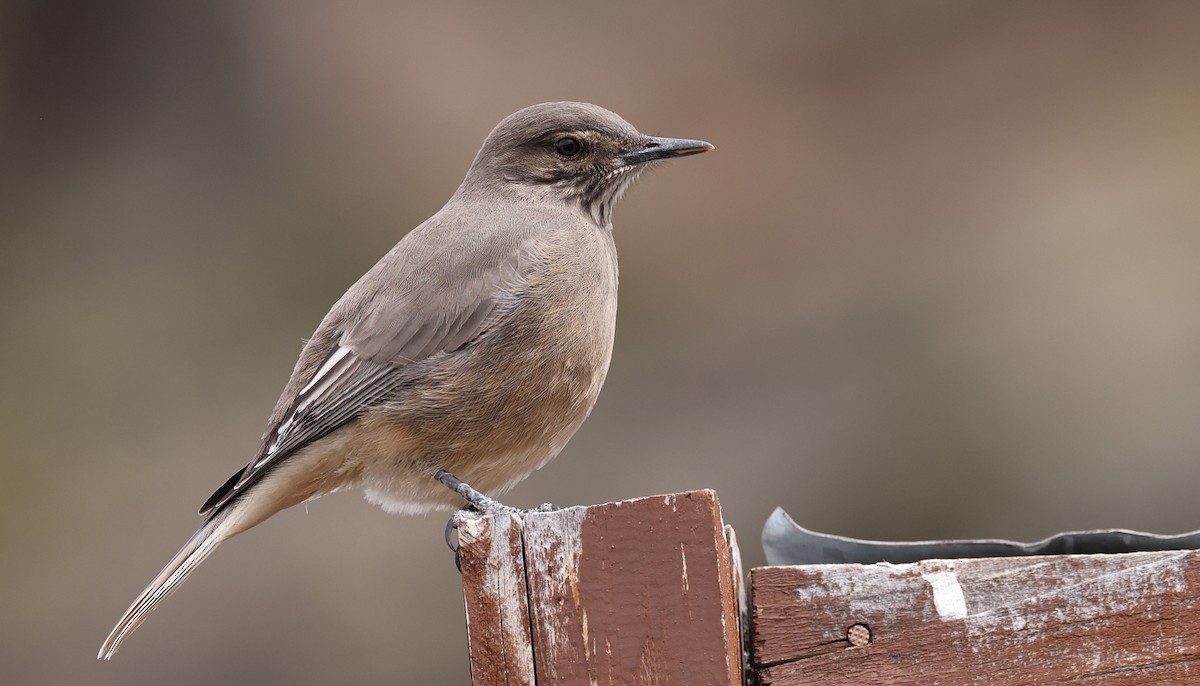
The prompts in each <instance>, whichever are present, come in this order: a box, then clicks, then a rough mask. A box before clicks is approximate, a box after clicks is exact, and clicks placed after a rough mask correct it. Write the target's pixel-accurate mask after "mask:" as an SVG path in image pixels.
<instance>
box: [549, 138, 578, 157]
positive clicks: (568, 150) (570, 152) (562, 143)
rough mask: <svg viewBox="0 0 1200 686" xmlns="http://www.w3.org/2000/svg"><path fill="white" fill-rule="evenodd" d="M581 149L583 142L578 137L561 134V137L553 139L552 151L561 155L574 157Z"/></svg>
mask: <svg viewBox="0 0 1200 686" xmlns="http://www.w3.org/2000/svg"><path fill="white" fill-rule="evenodd" d="M582 150H583V144H582V143H580V142H579V139H578V138H573V137H571V136H563V137H562V138H559V139H558V140H556V141H554V152H557V153H558V154H560V155H562V156H563V157H574V156H576V155H578V154H579V153H580V152H581V151H582Z"/></svg>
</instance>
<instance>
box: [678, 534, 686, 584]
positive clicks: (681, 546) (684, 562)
mask: <svg viewBox="0 0 1200 686" xmlns="http://www.w3.org/2000/svg"><path fill="white" fill-rule="evenodd" d="M679 557H680V559H681V560H682V561H683V590H684V591H687V590H688V577H687V551H686V550H684V549H683V543H680V544H679Z"/></svg>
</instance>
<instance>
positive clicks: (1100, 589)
mask: <svg viewBox="0 0 1200 686" xmlns="http://www.w3.org/2000/svg"><path fill="white" fill-rule="evenodd" d="M750 587H751V608H752V616H753V625H754V628H753V633H754V639H753V666H754V669H755V671H756V672H757V673H758V675H759V677H760V678H761V680H762V683H763V684H764V685H767V684H772V685H774V686H798V685H800V684H822V685H827V684H830V685H833V684H954V685H959V684H964V685H965V684H979V685H987V684H1022V685H1028V686H1035V685H1039V684H1059V685H1061V684H1097V685H1099V684H1120V685H1121V686H1134V685H1136V684H1167V683H1170V684H1196V683H1200V553H1198V552H1196V551H1169V552H1149V553H1128V554H1122V555H1059V556H1038V557H1008V558H983V559H967V560H926V561H924V562H919V563H915V564H902V565H891V564H886V563H881V564H874V565H856V564H835V565H808V566H797V567H762V568H758V569H754V570H752V571H751V584H750Z"/></svg>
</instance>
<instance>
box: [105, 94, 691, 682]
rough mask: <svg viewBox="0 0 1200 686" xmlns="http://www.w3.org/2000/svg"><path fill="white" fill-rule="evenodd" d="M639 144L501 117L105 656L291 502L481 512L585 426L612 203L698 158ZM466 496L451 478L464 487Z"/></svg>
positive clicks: (334, 314) (563, 123) (604, 299)
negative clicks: (359, 492)
mask: <svg viewBox="0 0 1200 686" xmlns="http://www.w3.org/2000/svg"><path fill="white" fill-rule="evenodd" d="M712 149H713V146H712V145H710V144H708V143H705V142H704V141H697V140H682V139H674V138H658V137H654V136H647V135H644V134H641V133H639V132H638V131H637V130H636V129H635V128H633V126H631V125H630V124H628V123H627V122H626V121H625V120H623V119H621V118H620V117H618V116H617V115H615V114H613V113H612V112H609V111H608V110H605V109H603V108H601V107H597V106H595V105H589V104H584V103H572V102H556V103H545V104H541V105H534V106H532V107H528V108H526V109H523V110H521V111H519V112H517V113H515V114H512V115H510V116H509V117H507V118H506V119H504V121H502V122H500V124H499V125H497V126H496V128H495V129H494V130H493V131H492V132H491V134H490V135H489V136H488V137H487V139H486V140H485V141H484V143H483V147H482V148H480V150H479V153H478V154H477V155H476V156H475V161H474V162H472V164H471V168H470V169H469V170H468V171H467V176H466V178H465V179H464V180H463V182H462V185H461V186H459V188H458V190H457V191H456V192H455V193H454V195H453V196H451V198H450V200H449V201H448V202H447V203H446V205H445V207H443V208H442V209H441V210H440V211H438V213H437V214H435V215H433V216H432V217H430V218H429V219H428V220H427V221H426V222H425V223H423V224H421V225H420V226H418V227H417V228H416V229H413V230H412V231H411V232H410V233H408V235H406V236H405V237H404V238H403V239H402V240H401V241H400V242H399V243H398V244H397V245H396V247H394V248H393V249H392V250H391V252H389V253H388V254H387V255H385V256H384V257H383V259H382V260H380V261H379V263H378V264H376V265H375V266H374V267H373V268H372V269H371V270H370V271H368V272H367V273H366V274H365V275H364V276H363V277H362V278H361V279H359V280H358V282H357V283H355V284H354V285H353V286H351V287H350V290H348V291H346V294H345V295H343V296H342V297H341V299H340V300H338V302H337V303H336V304H335V305H334V306H333V309H331V310H330V311H329V314H327V315H326V316H325V319H324V320H323V321H322V322H321V324H320V326H318V327H317V330H316V332H315V333H314V334H313V336H312V338H310V339H309V340H308V342H307V344H306V345H305V346H304V349H303V351H302V352H301V353H300V359H299V361H297V363H296V367H295V370H293V372H292V376H291V379H290V380H289V381H288V383H287V386H286V387H285V388H284V390H283V394H282V395H281V396H280V397H279V401H278V402H277V403H276V405H275V411H274V412H272V413H271V418H270V421H269V424H268V428H267V432H266V434H265V435H264V436H263V440H262V445H261V447H260V448H259V450H258V453H257V454H256V455H255V457H254V459H253V460H251V461H250V463H249V464H248V465H246V466H245V467H244V468H243V469H240V470H238V472H237V473H236V474H234V475H233V476H232V477H230V478H229V480H228V481H226V482H225V483H224V484H223V485H222V486H221V487H220V488H218V489H217V490H216V492H215V493H213V494H212V496H211V497H209V499H208V501H207V502H205V503H204V506H203V507H202V508H201V509H200V514H201V515H203V516H205V517H206V519H205V521H204V524H203V525H202V526H201V527H200V529H199V530H198V531H197V532H196V533H195V534H194V535H193V536H192V537H191V539H189V540H188V542H187V543H186V544H185V545H184V546H183V549H182V550H180V551H179V552H178V553H177V554H176V555H175V557H174V558H173V559H172V560H171V561H170V562H169V563H167V566H166V567H165V568H164V569H163V570H162V571H161V572H159V574H158V576H157V577H155V578H154V580H153V581H151V582H150V585H149V586H147V587H146V589H145V590H144V591H142V593H141V595H139V596H138V597H137V599H136V600H135V601H134V602H133V604H132V605H131V606H130V607H129V609H128V610H126V611H125V614H124V615H123V616H122V617H121V619H120V621H118V622H117V625H116V626H115V627H114V628H113V630H112V632H111V633H110V634H109V635H108V638H107V639H106V640H105V641H104V645H103V646H101V648H100V655H99V656H100V657H102V658H105V659H107V658H110V657H112V655H113V654H114V653H115V652H116V651H117V648H118V647H119V646H120V644H121V641H122V640H123V639H124V638H125V637H126V636H127V635H128V634H129V632H130V631H132V630H133V629H135V628H136V627H137V626H138V625H139V624H141V622H142V621H143V620H144V619H145V618H146V613H148V612H149V611H150V610H151V609H153V608H154V606H155V605H156V604H157V603H158V602H159V601H160V600H162V599H163V598H164V597H166V596H167V595H168V594H169V593H170V592H171V591H172V590H174V589H175V588H176V587H177V586H178V585H179V583H180V582H181V581H183V580H184V579H185V578H187V575H188V574H189V573H191V571H192V570H193V569H195V568H196V565H198V564H200V563H201V562H202V561H203V560H204V559H205V558H206V557H208V555H209V554H210V553H212V551H213V549H215V548H216V547H217V545H219V544H220V543H221V542H222V541H224V540H226V539H228V538H229V537H231V536H234V535H236V534H238V533H241V532H243V531H245V530H247V529H249V528H250V527H252V526H254V525H256V524H258V523H259V522H262V521H263V520H265V519H266V518H267V517H270V516H271V515H273V514H275V513H276V512H279V511H280V510H283V509H284V508H287V507H290V506H292V505H295V504H297V503H301V502H304V501H306V500H310V499H312V498H316V497H318V496H321V495H323V494H326V493H330V492H333V491H336V490H340V489H346V488H361V489H363V491H364V492H365V493H366V497H367V499H368V500H370V501H371V502H374V503H377V504H379V505H381V506H382V507H383V508H384V509H385V510H387V511H389V512H397V513H423V512H429V511H431V510H435V509H450V508H452V507H454V506H455V505H461V504H462V502H461V500H460V497H465V498H467V499H468V500H469V501H471V502H472V503H473V504H475V505H476V506H480V507H485V508H486V507H490V506H493V505H496V503H495V502H494V501H492V500H490V499H489V498H487V497H486V496H483V495H482V494H481V493H479V492H478V491H475V490H474V489H473V488H471V487H470V486H467V484H471V485H473V486H474V488H475V489H479V491H482V492H483V493H492V494H495V493H500V492H503V491H505V490H506V489H508V488H511V487H512V486H514V485H516V484H517V483H518V482H519V481H521V480H522V479H524V478H525V477H526V476H528V475H529V474H530V473H531V472H533V471H534V470H535V469H538V468H539V467H541V466H542V465H544V464H546V462H548V461H549V460H550V459H551V458H553V457H554V456H555V455H557V454H558V452H559V451H560V450H562V448H563V446H564V445H565V444H566V442H567V440H568V439H570V438H571V435H572V434H574V433H575V430H576V429H578V428H579V425H580V424H581V423H583V420H584V419H585V418H586V417H587V415H588V413H589V412H590V411H591V409H592V405H593V404H594V403H595V402H596V396H597V395H598V394H599V393H600V386H601V384H603V383H604V376H605V373H606V372H607V371H608V364H609V359H610V357H611V355H612V347H613V333H614V330H615V325H616V313H617V252H616V247H615V245H614V244H613V237H612V223H611V219H612V208H613V203H615V202H616V201H617V199H618V198H620V197H621V194H622V193H624V191H625V190H626V189H627V188H628V187H629V186H630V184H632V183H633V181H634V179H636V178H637V176H638V174H639V173H641V171H642V170H644V169H645V168H646V166H647V164H648V163H651V162H654V161H656V160H664V159H669V158H673V157H681V156H684V155H691V154H695V153H700V152H704V151H706V150H712ZM460 479H461V481H460Z"/></svg>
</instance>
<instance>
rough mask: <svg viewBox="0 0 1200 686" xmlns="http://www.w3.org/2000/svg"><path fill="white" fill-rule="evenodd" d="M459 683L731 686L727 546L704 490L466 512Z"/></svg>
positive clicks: (734, 592) (737, 644) (733, 631)
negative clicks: (540, 508) (465, 647)
mask: <svg viewBox="0 0 1200 686" xmlns="http://www.w3.org/2000/svg"><path fill="white" fill-rule="evenodd" d="M459 545H460V554H461V562H462V575H463V591H464V597H465V600H466V609H467V635H468V641H469V652H470V658H471V682H472V683H473V684H475V686H490V685H492V684H530V685H537V686H549V685H551V684H556V685H559V686H570V685H573V684H583V685H586V684H620V685H627V684H658V685H661V686H669V685H672V684H675V685H678V686H705V685H708V684H720V685H723V686H736V685H737V684H741V683H742V653H741V646H742V641H741V634H740V621H739V619H740V612H739V603H738V593H739V580H738V573H737V572H736V571H735V570H736V569H737V568H738V562H737V548H736V544H735V543H734V541H733V537H732V530H728V529H727V528H726V527H725V526H724V524H723V522H722V520H721V508H720V504H719V503H718V502H717V497H716V494H715V493H714V492H712V491H691V492H687V493H678V494H675V495H667V496H656V497H650V498H640V499H637V500H628V501H625V502H620V503H609V504H606V505H595V506H592V507H586V508H584V507H574V508H569V509H565V510H559V511H556V512H547V513H528V514H524V515H522V516H519V517H518V516H515V515H507V514H487V515H468V516H467V517H466V518H465V519H464V520H463V521H462V522H461V524H460V526H459Z"/></svg>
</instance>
